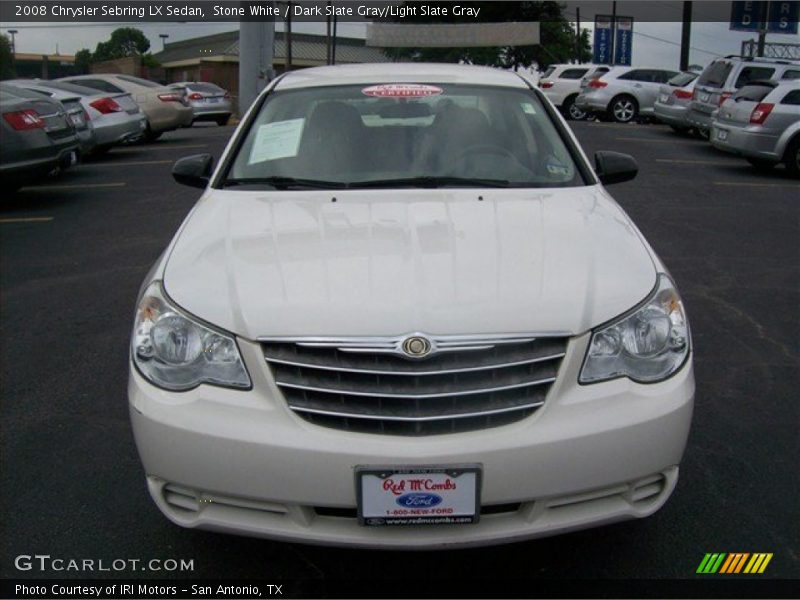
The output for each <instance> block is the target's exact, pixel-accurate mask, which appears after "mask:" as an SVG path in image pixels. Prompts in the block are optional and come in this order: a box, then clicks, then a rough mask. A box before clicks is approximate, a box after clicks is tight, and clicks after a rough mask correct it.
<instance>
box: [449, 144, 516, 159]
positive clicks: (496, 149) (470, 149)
mask: <svg viewBox="0 0 800 600" xmlns="http://www.w3.org/2000/svg"><path fill="white" fill-rule="evenodd" d="M472 154H484V155H485V154H494V155H495V156H502V157H504V158H509V159H511V160H513V161H514V162H517V157H516V156H514V153H513V152H511V151H510V150H509V149H507V148H503V147H502V146H496V145H494V144H472V145H471V146H467V147H466V148H462V149H461V150H460V151H459V152H458V154H456V155H455V156H454V157H453V161H454V162H458V161H460V160H463V159H464V158H466V157H467V156H470V155H472Z"/></svg>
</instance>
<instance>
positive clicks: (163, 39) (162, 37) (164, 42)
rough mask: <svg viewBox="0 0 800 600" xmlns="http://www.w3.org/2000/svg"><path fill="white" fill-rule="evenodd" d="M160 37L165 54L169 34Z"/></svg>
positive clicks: (160, 34)
mask: <svg viewBox="0 0 800 600" xmlns="http://www.w3.org/2000/svg"><path fill="white" fill-rule="evenodd" d="M158 37H160V38H161V51H162V52H163V51H164V48H165V47H166V45H167V38H168V37H169V34H168V33H159V34H158Z"/></svg>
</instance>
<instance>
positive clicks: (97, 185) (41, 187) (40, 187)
mask: <svg viewBox="0 0 800 600" xmlns="http://www.w3.org/2000/svg"><path fill="white" fill-rule="evenodd" d="M126 185H128V184H127V183H125V182H120V183H81V184H75V185H28V186H25V187H23V188H22V189H23V190H44V191H49V190H86V189H93V188H111V187H124V186H126Z"/></svg>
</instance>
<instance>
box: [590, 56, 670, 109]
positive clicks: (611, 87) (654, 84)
mask: <svg viewBox="0 0 800 600" xmlns="http://www.w3.org/2000/svg"><path fill="white" fill-rule="evenodd" d="M677 74H678V73H677V71H670V70H668V69H651V68H639V67H613V68H612V69H611V70H610V71H609V72H608V73H606V74H605V75H602V76H601V77H598V78H596V79H592V80H591V81H590V82H589V83H588V85H587V86H586V87H585V88H583V89H582V90H581V93H580V95H579V96H578V98H577V99H576V100H575V104H577V105H578V108H581V109H583V110H584V111H586V112H588V113H593V114H597V115H601V116H603V115H607V116H608V117H610V118H612V119H614V120H615V121H617V122H619V123H630V122H631V121H634V120H635V119H636V118H638V117H640V116H652V115H653V114H654V113H653V106H654V105H655V102H656V97H657V96H658V90H659V88H660V87H661V84H662V83H667V81H669V80H670V79H672V78H673V77H675V75H677Z"/></svg>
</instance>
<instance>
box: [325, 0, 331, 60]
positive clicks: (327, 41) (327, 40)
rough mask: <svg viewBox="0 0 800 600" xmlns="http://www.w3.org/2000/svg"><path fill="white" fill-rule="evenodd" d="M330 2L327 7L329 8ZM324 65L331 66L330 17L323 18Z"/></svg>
mask: <svg viewBox="0 0 800 600" xmlns="http://www.w3.org/2000/svg"><path fill="white" fill-rule="evenodd" d="M330 5H331V3H330V0H328V7H329V8H330ZM329 12H330V11H329ZM325 64H326V65H329V64H331V15H330V14H328V16H326V17H325Z"/></svg>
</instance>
